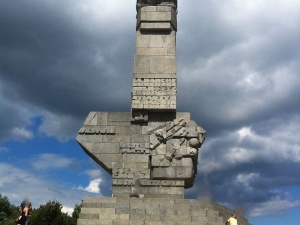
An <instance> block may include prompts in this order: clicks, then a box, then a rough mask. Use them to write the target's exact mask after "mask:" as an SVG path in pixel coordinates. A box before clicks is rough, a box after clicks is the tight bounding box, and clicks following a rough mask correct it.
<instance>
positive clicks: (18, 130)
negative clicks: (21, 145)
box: [12, 127, 34, 140]
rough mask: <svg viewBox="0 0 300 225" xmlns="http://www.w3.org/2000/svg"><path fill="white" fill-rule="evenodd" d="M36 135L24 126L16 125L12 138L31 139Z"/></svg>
mask: <svg viewBox="0 0 300 225" xmlns="http://www.w3.org/2000/svg"><path fill="white" fill-rule="evenodd" d="M33 137H34V134H33V133H32V132H31V131H29V130H27V129H26V128H24V127H15V128H14V129H13V130H12V138H13V139H15V140H29V139H32V138H33Z"/></svg>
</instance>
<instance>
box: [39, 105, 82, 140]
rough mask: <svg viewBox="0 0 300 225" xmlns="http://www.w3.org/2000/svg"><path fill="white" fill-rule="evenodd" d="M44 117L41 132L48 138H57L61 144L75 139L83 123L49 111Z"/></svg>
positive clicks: (44, 113) (43, 114) (45, 112)
mask: <svg viewBox="0 0 300 225" xmlns="http://www.w3.org/2000/svg"><path fill="white" fill-rule="evenodd" d="M42 116H43V120H42V124H41V125H40V127H39V132H40V133H41V134H44V135H46V136H48V137H56V138H57V139H58V140H59V141H61V142H65V141H68V140H69V139H70V138H74V137H75V136H76V134H77V132H78V130H79V128H80V125H81V123H82V121H78V120H77V119H76V118H74V117H72V116H70V115H57V114H54V113H51V112H48V111H43V112H42Z"/></svg>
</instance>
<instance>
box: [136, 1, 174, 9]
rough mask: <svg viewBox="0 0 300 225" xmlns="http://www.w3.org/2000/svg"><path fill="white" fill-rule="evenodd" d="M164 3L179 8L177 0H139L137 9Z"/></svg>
mask: <svg viewBox="0 0 300 225" xmlns="http://www.w3.org/2000/svg"><path fill="white" fill-rule="evenodd" d="M157 5H164V6H170V7H172V8H174V9H175V10H177V0H137V3H136V9H137V11H138V10H139V9H140V8H142V7H144V6H157Z"/></svg>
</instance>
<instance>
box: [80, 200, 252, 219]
mask: <svg viewBox="0 0 300 225" xmlns="http://www.w3.org/2000/svg"><path fill="white" fill-rule="evenodd" d="M231 213H235V211H232V210H230V209H227V208H225V207H223V206H221V205H218V204H216V203H212V202H209V201H206V202H203V201H202V202H200V201H197V200H189V199H185V200H183V199H168V198H126V197H122V198H116V197H114V198H87V199H84V201H83V206H82V211H81V214H80V216H79V220H78V221H80V222H79V224H86V225H96V224H97V225H102V224H104V225H106V224H109V225H131V224H137V225H140V224H141V225H146V224H147V225H148V224H149V225H152V224H153V225H160V224H162V225H177V224H178V225H179V224H180V225H196V224H197V225H223V224H224V222H225V220H227V219H228V218H229V217H230V214H231ZM238 216H239V215H238ZM238 221H239V224H240V225H249V223H248V221H247V220H246V219H244V218H242V217H241V218H240V220H238Z"/></svg>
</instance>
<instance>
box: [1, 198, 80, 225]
mask: <svg viewBox="0 0 300 225" xmlns="http://www.w3.org/2000/svg"><path fill="white" fill-rule="evenodd" d="M62 207H63V206H62V204H61V203H59V202H58V201H49V202H47V203H46V204H45V205H41V206H39V207H38V208H34V209H33V210H32V211H31V216H30V225H41V224H43V225H77V219H78V217H79V213H80V211H81V205H77V204H76V205H75V207H74V212H73V213H72V216H69V215H68V214H67V213H63V212H62V211H61V210H62ZM18 216H19V206H15V205H12V204H11V203H10V202H9V200H8V198H7V197H5V196H2V195H1V194H0V225H15V224H16V218H17V217H18Z"/></svg>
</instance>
